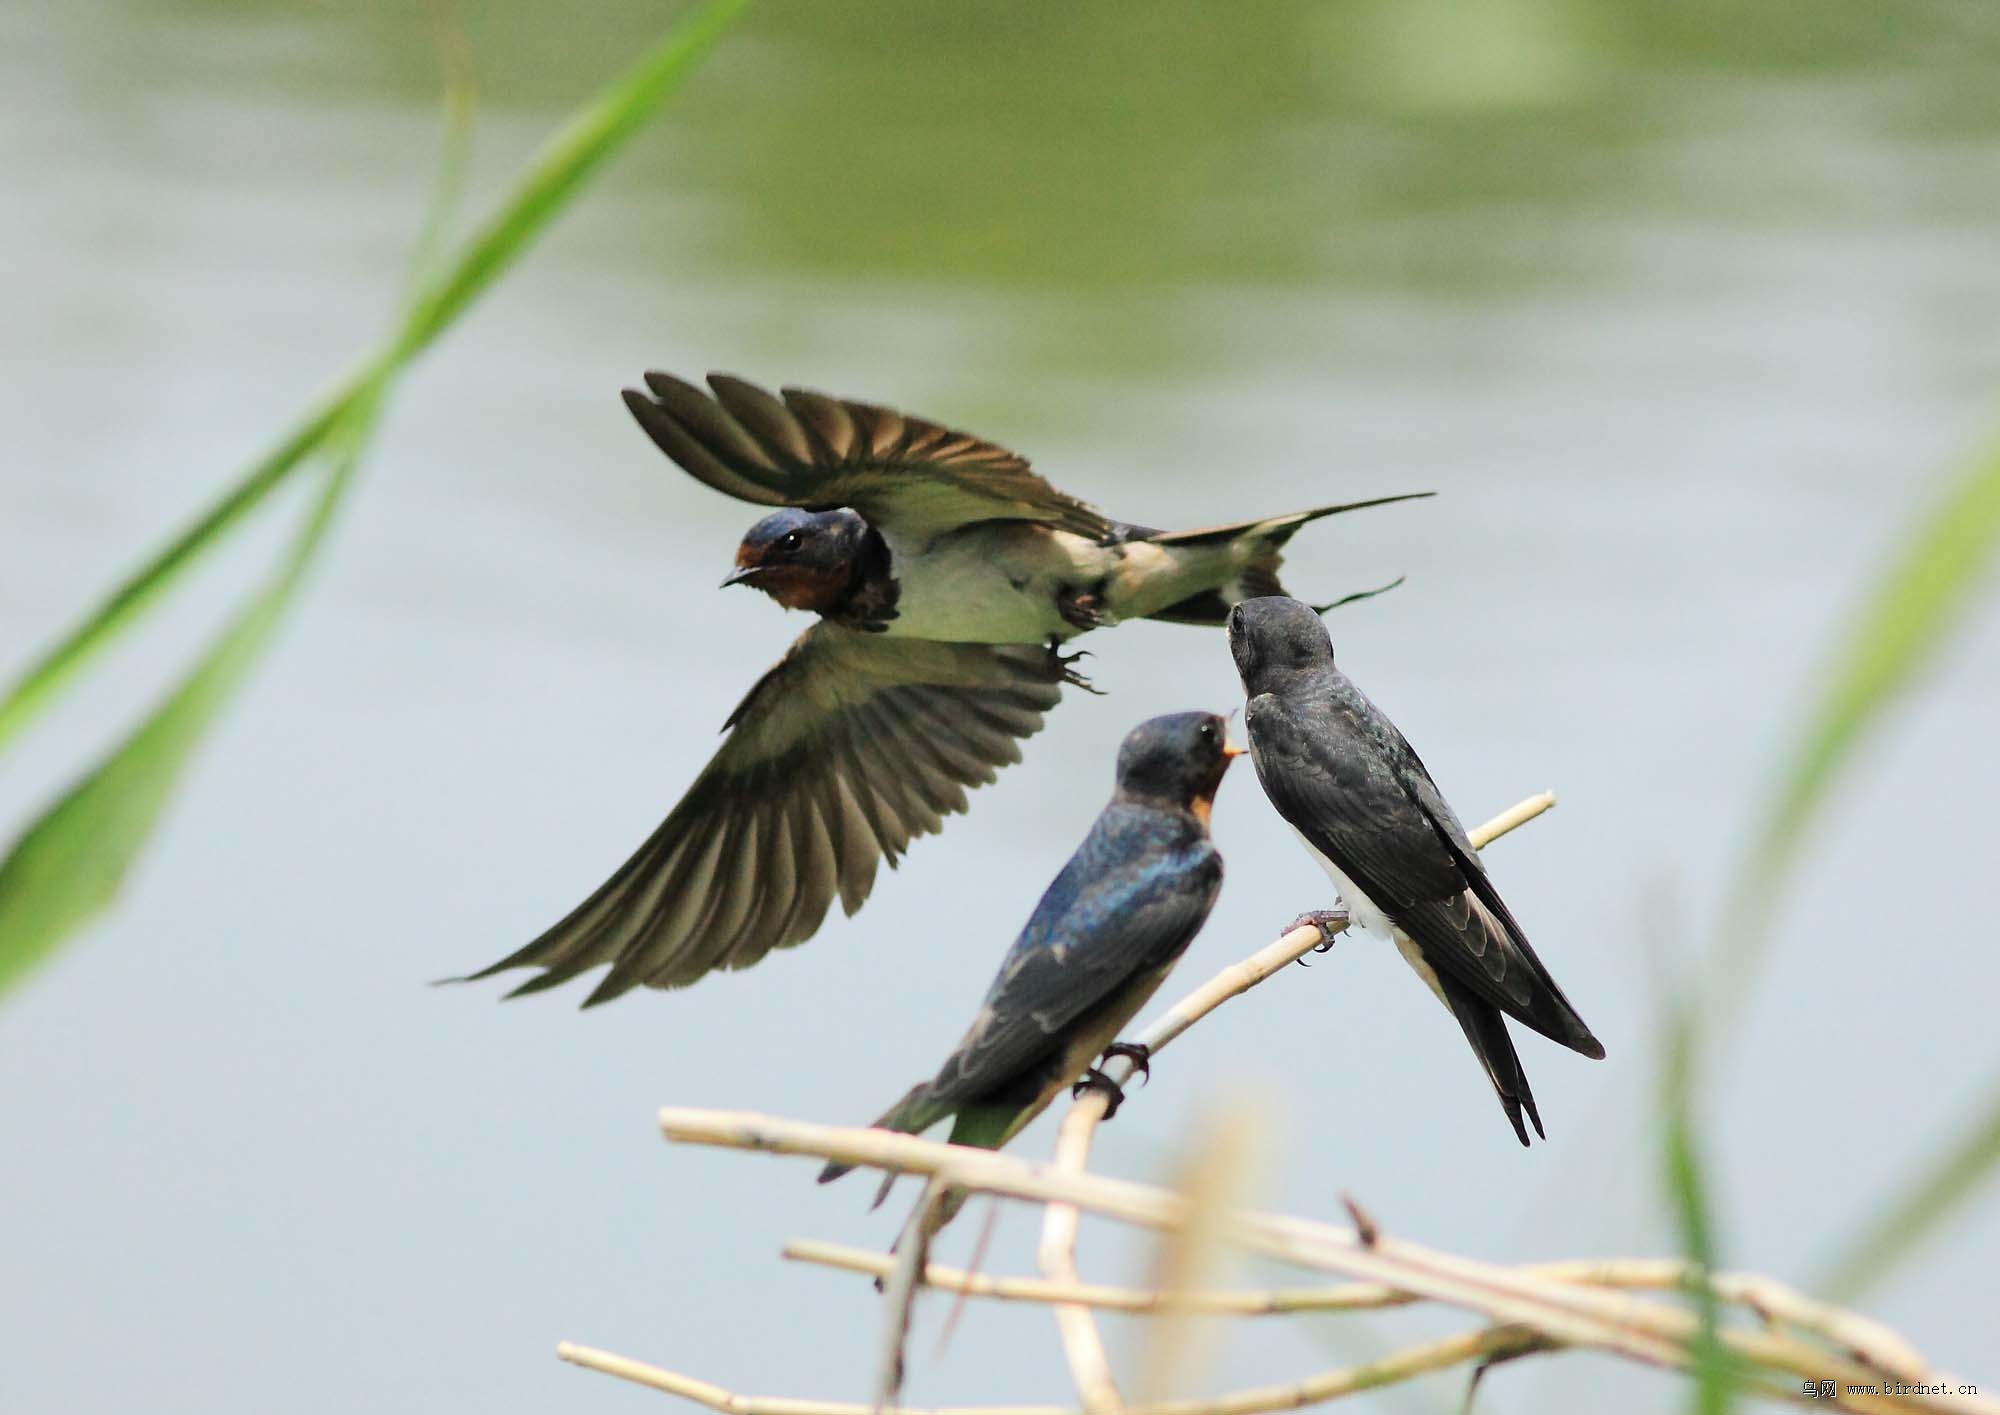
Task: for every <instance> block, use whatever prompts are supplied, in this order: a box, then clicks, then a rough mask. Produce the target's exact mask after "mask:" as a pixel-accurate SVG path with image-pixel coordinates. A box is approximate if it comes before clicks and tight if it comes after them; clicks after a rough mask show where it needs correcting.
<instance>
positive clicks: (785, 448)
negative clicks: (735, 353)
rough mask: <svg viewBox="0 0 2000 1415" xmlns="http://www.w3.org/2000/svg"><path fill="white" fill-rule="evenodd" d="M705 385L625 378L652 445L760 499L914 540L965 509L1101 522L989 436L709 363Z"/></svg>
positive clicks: (983, 517) (726, 489) (1103, 530)
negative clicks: (845, 516)
mask: <svg viewBox="0 0 2000 1415" xmlns="http://www.w3.org/2000/svg"><path fill="white" fill-rule="evenodd" d="M708 383H709V387H710V388H711V389H713V390H714V395H713V396H712V397H711V396H710V395H709V394H708V393H706V392H704V391H703V390H702V389H700V388H697V387H696V386H695V385H693V384H691V383H686V382H683V381H682V380H680V379H678V378H675V377H673V376H672V375H671V374H665V373H648V374H647V375H646V389H645V391H643V392H642V391H641V390H639V389H636V388H628V389H626V390H625V406H626V407H628V408H630V409H631V410H632V416H633V417H634V418H636V419H638V422H639V426H640V427H642V428H644V429H645V430H646V434H647V435H648V436H649V437H651V438H652V439H653V441H654V442H655V443H657V444H659V448H660V450H661V451H662V452H665V453H666V454H667V455H668V456H669V457H671V458H673V460H674V462H675V463H676V464H678V465H679V466H680V468H681V469H682V470H683V471H685V472H687V473H688V475H690V476H692V477H694V478H696V479H697V480H699V481H702V482H706V483H707V484H708V485H709V486H712V487H714V488H715V489H716V490H717V491H720V492H723V493H725V494H727V495H729V496H734V497H736V498H738V499H739V500H742V501H750V502H755V503H757V504H758V505H762V506H802V507H805V508H807V509H809V510H828V509H831V508H833V507H836V506H851V507H853V508H854V509H855V510H857V511H859V512H860V513H861V514H862V515H863V516H865V517H867V518H868V519H869V520H870V521H871V522H873V523H874V524H875V525H876V526H877V527H879V528H880V529H882V530H883V531H885V532H887V533H889V534H891V535H897V536H901V537H903V538H906V539H910V540H924V539H928V538H929V537H931V536H934V535H937V534H938V533H940V532H942V531H947V530H952V529H954V528H956V527H959V526H963V525H968V524H970V523H972V522H975V521H994V520H1004V521H1035V522H1038V523H1040V524H1043V525H1047V526H1053V527H1055V528H1056V529H1058V530H1065V531H1072V532H1074V533H1076V534H1077V535H1081V536H1087V537H1090V538H1091V539H1093V540H1104V539H1107V538H1108V537H1109V536H1110V534H1111V523H1110V522H1109V521H1107V520H1106V519H1105V518H1104V517H1103V516H1102V515H1100V514H1099V513H1098V512H1096V511H1095V510H1093V509H1091V508H1090V507H1089V506H1086V505H1085V504H1084V503H1083V502H1081V501H1078V500H1077V499H1076V498H1075V497H1073V496H1066V495H1064V494H1063V493H1062V492H1060V491H1058V490H1056V489H1055V488H1054V487H1053V486H1050V485H1049V484H1048V482H1046V481H1044V480H1043V479H1042V478H1041V477H1039V476H1037V475H1036V474H1035V473H1034V472H1033V471H1031V470H1030V469H1029V467H1028V462H1027V459H1026V458H1024V457H1021V456H1018V455H1016V454H1015V453H1013V452H1009V451H1008V450H1007V449H1006V448H1004V447H1001V446H999V445H998V444H996V443H992V442H987V441H985V440H983V439H981V438H977V437H973V436H971V435H970V434H968V433H962V432H954V431H952V430H951V429H950V428H947V427H940V426H939V425H938V424H936V423H933V422H929V421H927V420H925V419H923V418H916V417H907V416H905V415H903V414H902V413H898V412H895V411H893V410H891V409H888V408H879V407H876V406H875V405H873V404H870V403H856V402H851V401H848V400H845V399H840V398H829V397H827V396H826V395H825V394H823V393H810V392H807V391H805V390H804V389H799V388H787V389H785V390H784V393H783V395H782V396H778V395H773V394H771V393H768V392H766V391H765V390H764V389H762V388H759V387H758V386H757V385H755V384H754V383H747V382H745V381H744V380H742V379H740V378H732V377H730V376H729V375H727V374H710V375H709V377H708Z"/></svg>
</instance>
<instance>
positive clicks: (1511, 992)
mask: <svg viewBox="0 0 2000 1415" xmlns="http://www.w3.org/2000/svg"><path fill="white" fill-rule="evenodd" d="M1306 713H1311V714H1313V715H1314V716H1315V717H1317V715H1318V714H1321V713H1324V714H1326V715H1327V720H1326V721H1324V722H1320V721H1303V720H1302V716H1303V715H1304V714H1306ZM1246 721H1247V723H1248V726H1249V729H1250V740H1251V747H1252V752H1253V757H1254V760H1255V761H1256V764H1257V776H1258V779H1259V780H1260V781H1262V782H1263V784H1264V790H1265V793H1266V794H1267V795H1268V796H1270V798H1271V804H1272V805H1274V806H1276V807H1277V808H1278V813H1279V814H1280V815H1282V816H1284V818H1285V819H1286V820H1288V821H1290V822H1291V824H1292V825H1293V827H1294V828H1296V829H1297V830H1298V832H1299V833H1300V834H1301V835H1303V836H1305V838H1306V839H1307V841H1309V842H1310V843H1311V845H1312V847H1313V848H1314V849H1315V850H1318V851H1319V852H1320V853H1321V854H1322V855H1324V856H1325V857H1326V858H1327V859H1329V860H1331V861H1333V863H1334V864H1335V865H1337V866H1338V867H1339V868H1340V870H1341V872H1342V873H1344V874H1346V875H1347V876H1348V877H1349V878H1350V879H1352V880H1353V881H1354V882H1355V884H1357V885H1359V886H1360V888H1361V890H1362V892H1363V893H1365V894H1366V895H1367V896H1368V897H1369V899H1371V900H1372V901H1373V902H1374V903H1375V905H1376V906H1377V907H1378V908H1380V909H1382V910H1383V911H1384V912H1385V913H1387V914H1388V915H1389V916H1390V917H1391V918H1392V919H1394V920H1395V921H1396V923H1397V925H1398V926H1399V927H1400V928H1402V930H1403V931H1404V932H1405V933H1407V934H1408V935H1409V936H1410V938H1411V940H1412V941H1413V942H1414V943H1415V944H1416V945H1417V947H1418V948H1419V949H1421V950H1422V952H1423V955H1424V959H1425V961H1426V962H1427V963H1429V964H1430V966H1431V967H1432V968H1434V969H1435V970H1437V972H1438V973H1439V974H1440V975H1443V976H1448V977H1450V978H1452V979H1453V980H1455V981H1456V982H1457V983H1458V984H1460V985H1461V987H1460V989H1455V990H1454V991H1462V992H1463V993H1469V994H1470V995H1471V997H1472V998H1476V999H1479V1000H1480V1001H1482V1002H1484V1003H1486V1004H1488V1005H1491V1006H1493V1007H1498V1008H1499V1009H1500V1010H1501V1011H1503V1012H1505V1013H1506V1014H1507V1015H1508V1016H1510V1017H1512V1018H1514V1019H1515V1020H1517V1021H1519V1022H1521V1023H1522V1024H1523V1025H1525V1026H1529V1027H1532V1028H1534V1029H1535V1030H1536V1031H1538V1032H1540V1033H1541V1034H1542V1035H1543V1036H1545V1037H1548V1038H1549V1039H1550V1040H1552V1041H1557V1042H1561V1043H1562V1044H1563V1045H1564V1046H1567V1047H1570V1048H1572V1049H1573V1050H1576V1051H1579V1052H1582V1053H1583V1054H1584V1055H1585V1056H1591V1057H1602V1056H1603V1055H1604V1048H1603V1046H1602V1044H1600V1043H1599V1042H1598V1040H1597V1038H1596V1037H1594V1036H1592V1035H1591V1033H1590V1028H1589V1027H1587V1026H1585V1025H1584V1021H1583V1019H1582V1018H1581V1017H1579V1016H1578V1015H1577V1013H1576V1009H1575V1008H1574V1007H1572V1006H1571V1005H1570V1001H1569V999H1568V998H1566V997H1564V996H1563V992H1562V989H1561V988H1559V987H1557V986H1556V982H1555V979H1554V978H1552V977H1550V976H1549V971H1548V969H1547V968H1545V967H1543V966H1542V961H1541V959H1539V958H1537V957H1536V956H1535V950H1534V949H1533V948H1532V947H1530V946H1529V943H1528V939H1527V936H1526V935H1525V934H1523V933H1522V932H1521V926H1520V925H1519V924H1517V923H1516V922H1515V921H1514V916H1513V915H1512V914H1511V913H1509V912H1508V909H1507V906H1506V904H1504V903H1503V902H1501V899H1500V895H1499V892H1498V891H1497V890H1495V889H1494V887H1493V884H1492V881H1491V880H1489V879H1488V878H1487V876H1486V870H1485V868H1484V867H1483V866H1482V865H1481V864H1480V862H1479V854H1478V852H1477V851H1476V850H1474V849H1473V848H1472V843H1471V841H1470V840H1468V839H1467V838H1466V834H1465V829H1464V827H1463V826H1462V825H1460V824H1459V821H1458V817H1457V816H1456V815H1455V814H1453V812H1452V809H1451V807H1450V806H1448V805H1447V804H1445V800H1444V797H1443V796H1442V795H1441V794H1440V793H1439V791H1438V789H1437V786H1436V784H1435V783H1434V782H1433V781H1432V780H1431V777H1430V773H1429V772H1428V771H1426V770H1425V769H1424V764H1423V762H1422V761H1420V760H1418V758H1417V754H1416V753H1415V752H1414V751H1412V750H1411V749H1410V744H1409V743H1408V742H1406V741H1405V740H1404V739H1403V735H1402V733H1400V732H1398V731H1397V730H1396V728H1395V727H1394V726H1393V725H1392V724H1391V723H1390V722H1389V720H1388V719H1387V718H1385V717H1383V716H1382V715H1381V713H1379V712H1377V711H1376V710H1375V709H1374V707H1373V706H1372V705H1371V704H1370V703H1369V702H1368V700H1367V699H1366V698H1364V697H1362V696H1361V694H1360V693H1359V692H1358V691H1357V690H1355V689H1354V688H1353V687H1352V686H1351V685H1346V684H1345V683H1344V681H1343V685H1342V689H1341V691H1339V692H1337V693H1335V694H1333V695H1331V696H1329V697H1326V698H1322V699H1318V700H1316V701H1314V702H1312V703H1311V704H1310V705H1309V706H1299V705H1295V704H1293V703H1290V702H1287V701H1285V700H1282V699H1280V698H1278V697H1276V696H1273V695H1269V694H1266V695H1260V696H1258V697H1254V698H1252V699H1251V700H1250V706H1249V709H1248V713H1247V717H1246ZM1448 1000H1449V999H1448ZM1453 1010H1454V1011H1458V1010H1459V1009H1458V1008H1457V1007H1456V1006H1454V1009H1453ZM1470 1034H1471V1033H1470V1030H1468V1036H1469V1035H1470ZM1475 1045H1476V1043H1475Z"/></svg>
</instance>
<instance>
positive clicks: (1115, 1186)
mask: <svg viewBox="0 0 2000 1415" xmlns="http://www.w3.org/2000/svg"><path fill="white" fill-rule="evenodd" d="M660 1123H661V1127H662V1129H663V1130H664V1131H665V1132H666V1134H667V1136H668V1137H669V1138H670V1139H674V1140H679V1141H686V1142H692V1143H697V1144H711V1145H721V1146H724V1147H727V1148H736V1149H753V1150H765V1151H771V1152H775V1153H780V1154H802V1155H812V1156H815V1157H819V1158H824V1159H837V1160H839V1161H841V1162H842V1163H851V1164H857V1165H867V1166H871V1167H873V1168H878V1169H895V1170H901V1171H907V1172H910V1173H917V1174H926V1175H931V1174H935V1175H941V1176H943V1177H945V1178H946V1179H948V1180H949V1181H950V1182H951V1183H953V1184H955V1185H958V1186H959V1187H961V1188H964V1189H967V1190H973V1191H980V1192H985V1193H990V1194H999V1195H1003V1196H1006V1197H1010V1198H1015V1199H1026V1200H1030V1201H1033V1202H1037V1203H1060V1204H1067V1205H1071V1206H1073V1207H1076V1208H1079V1209H1087V1210H1089V1211H1091V1212H1093V1213H1098V1214H1103V1215H1106V1216H1108V1217H1111V1218H1115V1219H1119V1220H1122V1221H1124V1222H1128V1223H1133V1224H1136V1225H1139V1226H1141V1227H1146V1228H1154V1229H1160V1228H1172V1227H1175V1226H1177V1225H1178V1224H1179V1223H1180V1222H1181V1221H1182V1219H1183V1217H1184V1211H1185V1207H1186V1205H1185V1201H1183V1200H1182V1199H1181V1198H1180V1197H1179V1196H1178V1195H1175V1194H1172V1193H1169V1192H1167V1191H1165V1190H1162V1189H1159V1188H1157V1187H1155V1186H1151V1185H1144V1184H1137V1183H1134V1182H1132V1181H1130V1180H1122V1179H1111V1178H1107V1177H1105V1176H1102V1175H1094V1174H1074V1173H1066V1172H1063V1171H1059V1170H1056V1169H1054V1168H1053V1167H1050V1166H1046V1165H1037V1164H1031V1163H1029V1162H1027V1161H1024V1160H1020V1159H1017V1158H1015V1157H1013V1156H1011V1155H1004V1154H997V1153H994V1152H992V1151H989V1150H977V1149H970V1148H967V1147H964V1146H956V1145H946V1144H940V1143H938V1142H936V1141H930V1140H921V1139H917V1138H915V1137H913V1136H908V1135H896V1134H891V1133H889V1132H887V1131H881V1130H873V1129H864V1128H859V1127H838V1126H823V1125H811V1124H807V1123H804V1122H800V1121H788V1120H774V1119H772V1118H769V1117H766V1116H759V1115H753V1114H747V1113H743V1112H716V1111H699V1110H680V1109H668V1110H663V1111H662V1112H661V1113H660ZM1228 1232H1229V1236H1230V1240H1231V1241H1232V1242H1234V1243H1236V1244H1239V1245H1240V1246H1242V1247H1244V1248H1247V1249H1249V1250H1250V1251H1252V1252H1256V1253H1260V1254H1262V1255H1264V1256H1266V1257H1271V1258H1275V1259H1277V1260H1279V1261H1281V1262H1286V1263H1290V1264H1292V1265H1294V1266H1298V1267H1305V1268H1313V1269H1318V1270H1321V1271H1326V1272H1333V1273H1338V1274H1339V1275H1341V1276H1343V1277H1348V1278H1356V1279H1360V1280H1362V1281H1365V1282H1373V1283H1378V1284H1381V1285H1382V1286H1384V1287H1388V1288H1392V1289H1395V1290H1399V1291H1406V1292H1411V1293H1414V1294H1416V1295H1417V1296H1419V1297H1423V1298H1427V1299H1430V1300H1435V1301H1440V1302H1444V1303H1446V1304H1448V1305H1451V1306H1456V1307H1462V1308H1465V1309H1468V1310H1471V1311H1476V1312H1480V1313H1482V1314H1484V1315H1485V1316H1487V1317H1488V1318H1489V1319H1490V1320H1491V1321H1493V1322H1495V1323H1503V1324H1504V1323H1511V1324H1518V1325H1521V1326H1525V1327H1527V1328H1530V1329H1532V1330H1534V1331H1536V1332H1539V1333H1541V1334H1542V1335H1544V1336H1546V1337H1548V1338H1550V1339H1551V1340H1552V1341H1554V1342H1555V1343H1557V1344H1558V1345H1563V1346H1581V1347H1589V1348H1592V1349H1596V1350H1602V1351H1608V1352H1611V1353H1613V1354H1615V1355H1619V1356H1623V1357H1625V1358H1627V1359H1629V1360H1635V1361H1641V1362H1644V1363H1646V1364H1648V1365H1655V1366H1660V1367H1663V1368H1669V1369H1680V1368H1683V1367H1685V1366H1686V1365H1687V1363H1688V1352H1687V1347H1688V1343H1689V1342H1691V1341H1692V1340H1693V1339H1694V1335H1695V1332H1696V1331H1697V1330H1698V1328H1699V1323H1698V1321H1697V1319H1696V1317H1695V1315H1694V1314H1693V1313H1692V1312H1689V1311H1687V1310H1685V1309H1683V1308H1681V1307H1678V1306H1674V1305H1671V1304H1667V1303H1664V1302H1658V1301H1647V1300H1643V1299H1640V1298H1637V1297H1633V1296H1631V1295H1629V1294H1627V1293H1622V1292H1616V1291H1609V1290H1605V1289H1602V1288H1597V1287H1591V1286H1586V1285H1581V1284H1567V1283H1559V1282H1551V1281H1549V1280H1547V1279H1544V1278H1538V1277H1534V1276H1532V1275H1529V1274H1526V1273H1523V1272H1521V1271H1519V1270H1516V1269H1511V1268H1506V1267H1500V1266H1496V1265H1494V1264H1490V1263H1481V1262H1477V1261H1475V1260H1472V1259H1469V1258H1460V1257H1456V1256H1454V1255H1451V1254H1447V1253H1440V1252H1437V1251H1434V1250H1431V1249H1426V1248H1422V1247H1420V1246H1418V1245H1416V1244H1412V1243H1408V1242H1405V1241H1402V1240H1399V1239H1395V1238H1391V1237H1388V1236H1383V1237H1380V1238H1378V1239H1377V1241H1376V1242H1375V1243H1374V1244H1373V1245H1364V1244H1362V1243H1361V1242H1360V1241H1359V1240H1358V1239H1357V1238H1356V1236H1355V1234H1354V1233H1353V1231H1352V1230H1351V1229H1347V1228H1342V1227H1337V1226H1335V1225H1331V1224H1324V1223H1318V1222H1314V1221H1311V1220H1306V1219H1299V1218H1289V1217H1285V1216H1281V1215H1274V1214H1263V1213H1253V1212H1246V1213H1241V1214H1237V1215H1234V1216H1233V1217H1232V1218H1231V1220H1230V1221H1229V1224H1228ZM1722 1338H1723V1341H1724V1344H1725V1345H1727V1346H1728V1347H1729V1348H1730V1349H1731V1350H1732V1351H1734V1352H1735V1353H1736V1354H1738V1355H1739V1356H1741V1357H1743V1358H1744V1359H1745V1360H1746V1361H1748V1362H1750V1363H1752V1364H1753V1365H1761V1366H1768V1367H1772V1368H1775V1369H1776V1370H1778V1371H1781V1372H1785V1373H1788V1374H1792V1375H1797V1376H1800V1377H1808V1376H1809V1377H1813V1378H1816V1379H1834V1380H1839V1381H1842V1382H1854V1383H1859V1384H1863V1385H1867V1384H1877V1383H1879V1382H1880V1373H1879V1372H1874V1371H1871V1370H1869V1369H1868V1368H1866V1367H1864V1366H1862V1365H1860V1364H1858V1363H1857V1362H1855V1361H1853V1360H1852V1359H1845V1358H1842V1357H1840V1356H1838V1355H1835V1354H1832V1353H1829V1352H1827V1351H1824V1350H1822V1349H1820V1348H1818V1347H1815V1346H1810V1345H1806V1344H1804V1343H1802V1342H1799V1341H1797V1340H1795V1339H1793V1338H1790V1337H1786V1336H1782V1335H1779V1334H1776V1333H1771V1332H1761V1331H1743V1330H1734V1329H1732V1330H1727V1331H1725V1332H1723V1333H1722ZM1929 1379H1931V1380H1938V1379H1940V1377H1937V1376H1930V1377H1929ZM1838 1408H1844V1409H1853V1410H1858V1411H1885V1412H1886V1411H1915V1410H1926V1411H1959V1412H1964V1415H1974V1412H1977V1415H2000V1402H1993V1401H1989V1400H1985V1399H1982V1398H1980V1397H1977V1396H1904V1395H1885V1396H1881V1397H1866V1396H1857V1397H1851V1398H1848V1403H1847V1404H1846V1405H1844V1406H1840V1407H1838Z"/></svg>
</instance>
